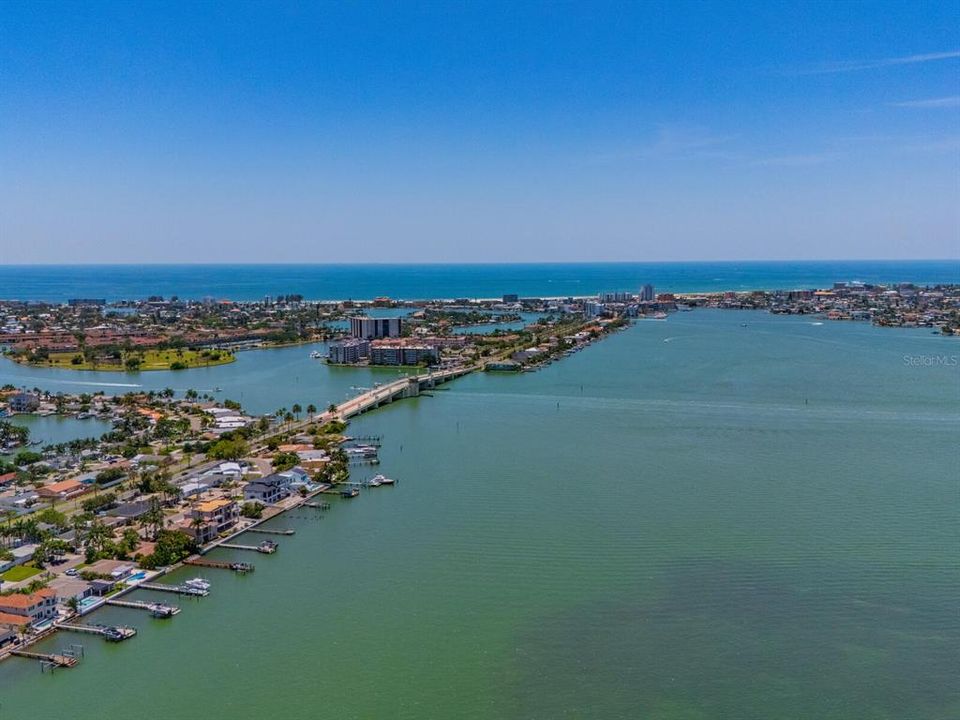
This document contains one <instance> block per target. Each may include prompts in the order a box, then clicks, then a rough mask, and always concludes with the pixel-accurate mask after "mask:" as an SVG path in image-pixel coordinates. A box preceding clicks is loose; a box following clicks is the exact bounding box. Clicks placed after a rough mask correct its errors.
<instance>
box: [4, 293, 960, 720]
mask: <svg viewBox="0 0 960 720" xmlns="http://www.w3.org/2000/svg"><path fill="white" fill-rule="evenodd" d="M958 347H960V346H958V344H957V340H956V339H955V338H944V337H941V336H937V335H934V334H932V333H931V332H930V330H929V329H925V328H920V329H892V328H879V327H873V326H871V325H869V324H867V323H851V322H825V323H822V324H821V323H818V322H817V321H815V320H814V319H812V318H809V317H797V316H793V317H782V316H773V315H769V314H767V313H764V312H758V311H733V310H731V311H723V310H700V309H698V310H695V311H693V312H688V313H676V314H673V315H671V316H670V317H669V318H668V319H667V320H664V321H655V320H649V321H640V322H638V323H636V324H634V325H633V326H632V327H630V328H629V329H627V330H625V331H623V332H621V333H617V334H615V335H613V336H611V337H608V338H606V339H604V340H602V341H601V342H598V343H595V344H593V345H592V346H590V347H589V348H587V349H585V350H583V351H582V352H579V353H576V354H574V355H573V356H570V357H567V358H564V359H563V360H561V361H559V362H556V363H553V364H552V365H551V366H549V367H547V368H545V369H543V370H541V371H539V372H536V373H522V374H515V375H509V374H484V373H478V374H474V375H470V376H467V377H465V378H462V379H460V380H457V381H455V382H452V383H449V384H448V385H446V386H443V388H442V389H438V390H436V391H435V392H432V393H431V394H430V395H431V396H429V397H427V396H422V397H419V398H415V399H410V400H403V401H400V402H395V403H392V404H390V405H388V406H385V407H384V408H381V409H379V410H376V411H374V412H371V413H368V414H365V415H363V416H362V417H360V418H358V419H357V420H356V421H355V422H354V423H353V424H352V426H351V428H350V432H351V433H353V434H356V435H366V434H376V435H382V436H383V448H382V452H381V458H382V464H381V465H380V466H379V467H378V468H376V469H375V470H371V473H372V472H383V473H384V474H387V475H389V476H392V477H395V478H397V479H398V480H399V481H400V482H399V485H397V486H396V487H393V488H387V487H383V488H377V489H371V490H368V491H364V492H363V493H361V495H360V497H358V498H356V499H354V500H350V501H341V500H340V499H339V498H332V502H333V508H332V509H331V510H330V511H329V512H327V513H325V514H324V517H323V519H322V520H321V519H319V516H320V514H319V513H318V511H315V510H310V511H298V512H293V513H290V514H288V515H285V516H282V517H280V518H278V519H277V520H274V521H272V523H273V525H274V526H275V527H280V528H292V529H294V530H296V534H295V535H293V536H289V537H282V538H280V549H279V551H278V552H277V553H276V554H275V555H271V556H259V555H256V556H254V557H253V558H251V557H250V555H251V554H250V553H243V552H242V551H232V550H224V549H220V550H216V551H214V552H213V553H211V557H212V558H213V559H218V560H219V559H223V560H227V559H236V560H247V561H249V560H252V561H253V562H254V563H255V564H256V572H254V573H252V574H250V575H248V576H243V577H240V576H235V575H234V574H232V573H229V572H225V571H221V570H204V569H200V568H189V569H184V570H182V571H178V572H177V573H176V574H175V575H174V576H173V578H172V580H185V579H187V578H189V577H193V576H196V575H205V576H206V577H207V578H209V579H210V580H211V582H212V583H213V587H212V591H211V594H210V596H209V597H207V598H204V599H202V600H200V601H193V600H186V599H180V600H172V597H171V596H161V595H159V594H155V593H151V592H149V591H138V592H137V593H135V595H134V597H135V598H139V599H145V598H150V597H156V598H157V599H161V600H164V601H167V602H171V601H174V602H177V603H178V604H179V605H181V607H182V609H183V610H182V612H181V613H180V614H179V615H177V616H176V617H175V618H173V619H171V620H152V619H150V618H149V617H148V616H147V614H146V613H143V612H138V611H135V610H127V609H124V608H109V609H107V610H103V611H97V612H96V613H95V614H93V615H91V616H89V617H88V618H87V621H88V622H91V623H107V622H120V623H126V624H130V625H133V626H135V627H137V628H138V629H139V634H138V635H137V637H136V638H135V639H133V640H130V641H128V642H125V643H119V644H111V643H105V642H103V641H102V640H100V639H99V638H92V637H88V636H83V635H71V634H67V633H62V634H60V635H59V636H57V637H55V638H52V639H49V640H46V641H44V642H43V643H42V644H41V645H40V646H39V647H40V649H43V650H47V651H50V650H54V649H61V648H64V647H66V646H67V645H68V644H69V643H82V644H83V645H84V648H85V657H84V659H83V660H82V661H81V662H80V663H79V665H78V666H77V667H76V668H74V669H71V670H64V671H57V672H56V673H55V674H54V675H52V676H51V675H50V674H49V673H41V672H40V669H39V667H38V666H37V664H36V662H35V661H28V660H24V659H19V658H13V659H10V660H7V661H4V662H3V663H0V709H2V710H0V712H2V714H3V716H4V717H7V716H9V717H11V718H20V717H25V718H27V717H28V718H35V719H37V720H48V719H49V720H54V719H55V718H64V717H70V718H75V719H76V720H88V719H89V720H94V719H95V718H100V717H102V716H103V713H104V707H105V705H104V703H106V704H107V705H109V707H110V708H114V711H115V712H118V710H116V709H117V708H121V709H122V712H136V713H139V714H141V715H144V716H145V717H151V718H153V717H157V718H165V719H166V720H192V719H193V718H196V717H199V716H208V717H217V718H220V717H224V718H232V719H233V720H260V719H261V718H263V717H264V716H271V717H276V718H283V720H317V719H321V720H325V719H327V718H329V719H330V720H352V719H357V720H359V719H365V718H394V719H398V720H423V719H432V718H438V719H439V718H444V719H446V718H457V719H458V720H459V719H463V720H533V719H536V718H549V719H550V720H554V719H558V720H559V719H563V718H570V719H572V718H591V719H596V720H633V719H634V718H651V719H652V718H656V719H657V720H690V719H691V718H698V719H709V720H771V719H772V718H777V720H810V719H811V718H816V719H817V720H879V719H881V718H883V719H885V720H906V719H909V720H934V719H936V718H940V719H946V718H956V717H960V684H958V683H957V682H956V668H957V667H960V615H958V613H957V598H958V597H960V567H958V564H957V550H958V545H957V517H958V516H960V494H958V478H960V460H958V456H957V452H956V450H957V446H958V443H957V440H958V431H960V374H958V373H960V370H958V366H957V364H952V365H951V364H941V363H933V364H926V363H919V364H918V363H914V362H911V361H910V359H911V358H915V357H928V356H929V357H935V356H936V357H939V356H950V357H956V355H957V353H958V352H960V350H958ZM308 350H309V348H304V347H296V348H283V349H278V350H264V351H254V352H249V353H243V354H242V356H241V358H240V359H239V360H238V361H237V363H234V364H233V365H226V366H222V367H220V368H215V369H210V370H211V371H212V370H216V371H217V372H216V375H215V376H214V375H212V374H210V375H208V374H206V373H205V371H200V370H197V371H189V370H188V371H183V372H182V373H181V374H180V375H178V376H177V377H178V380H177V382H178V383H179V384H177V385H176V387H177V388H182V387H189V386H191V385H192V386H195V387H210V386H211V384H212V383H213V382H216V383H217V384H218V385H221V386H222V387H223V388H224V391H225V393H224V394H225V395H229V396H231V397H237V398H239V396H240V395H239V394H240V393H241V392H242V393H244V395H243V398H244V401H245V404H247V403H249V404H250V405H251V406H253V407H255V408H256V409H257V410H258V411H259V410H269V409H272V408H275V407H277V406H280V405H285V406H287V407H289V406H290V404H291V403H292V402H294V401H298V402H300V403H301V404H305V403H307V402H311V401H313V402H316V404H317V405H320V406H322V405H323V404H325V403H326V402H327V401H328V399H330V398H333V397H339V396H342V395H343V394H344V393H345V392H348V391H349V390H350V386H352V385H367V386H369V383H370V382H371V380H374V379H375V376H374V375H373V374H372V371H370V370H356V371H351V370H350V369H343V368H330V367H327V366H325V365H323V364H321V363H317V362H316V361H310V360H309V358H308V357H307V353H308ZM30 372H31V373H34V374H38V375H39V376H40V377H44V376H46V375H45V374H43V371H42V370H35V369H30ZM50 372H53V371H50ZM142 375H143V376H144V378H146V376H148V375H152V374H151V373H142ZM74 376H77V377H80V376H84V377H85V374H80V373H74ZM58 377H60V376H58ZM383 377H384V379H386V378H387V377H388V376H387V375H384V376H383ZM61 379H63V378H61ZM97 379H98V378H94V380H97ZM103 381H107V378H103ZM144 382H147V380H144ZM171 382H174V380H173V375H172V374H168V377H166V378H158V379H156V380H149V383H150V386H151V387H153V386H154V383H171ZM39 384H41V385H43V383H42V382H41V383H39ZM355 472H356V473H357V474H356V477H363V476H364V474H365V472H364V470H363V469H362V468H359V469H357V470H355ZM368 474H369V473H368ZM258 537H259V536H258Z"/></svg>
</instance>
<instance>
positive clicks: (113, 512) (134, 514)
mask: <svg viewBox="0 0 960 720" xmlns="http://www.w3.org/2000/svg"><path fill="white" fill-rule="evenodd" d="M150 507H151V502H150V501H149V500H140V501H139V502H128V503H122V504H120V505H117V507H115V508H111V509H109V510H107V515H108V516H110V517H116V518H121V519H122V520H125V521H126V523H127V524H128V525H129V524H130V523H131V522H133V521H134V520H139V519H140V518H141V517H143V516H144V515H146V514H147V513H148V512H150Z"/></svg>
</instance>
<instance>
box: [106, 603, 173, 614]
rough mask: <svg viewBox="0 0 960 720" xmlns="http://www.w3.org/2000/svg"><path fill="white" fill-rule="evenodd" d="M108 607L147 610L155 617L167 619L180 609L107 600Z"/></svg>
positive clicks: (163, 605) (154, 604)
mask: <svg viewBox="0 0 960 720" xmlns="http://www.w3.org/2000/svg"><path fill="white" fill-rule="evenodd" d="M106 604H107V605H113V606H115V607H123V608H130V609H132V610H147V611H148V612H149V613H150V614H151V615H153V616H154V617H159V618H166V617H173V616H174V615H176V614H177V613H178V612H180V608H178V607H177V606H176V605H165V604H164V603H155V602H140V601H139V600H107V601H106Z"/></svg>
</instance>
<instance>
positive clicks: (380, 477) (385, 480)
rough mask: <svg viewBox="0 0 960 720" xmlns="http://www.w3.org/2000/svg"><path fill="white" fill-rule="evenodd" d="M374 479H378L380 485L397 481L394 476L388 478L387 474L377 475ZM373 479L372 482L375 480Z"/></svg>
mask: <svg viewBox="0 0 960 720" xmlns="http://www.w3.org/2000/svg"><path fill="white" fill-rule="evenodd" d="M373 480H376V481H377V483H378V484H380V485H393V484H394V483H395V482H397V481H396V480H394V479H393V478H388V477H387V476H385V475H375V476H374V477H373ZM373 480H371V482H373Z"/></svg>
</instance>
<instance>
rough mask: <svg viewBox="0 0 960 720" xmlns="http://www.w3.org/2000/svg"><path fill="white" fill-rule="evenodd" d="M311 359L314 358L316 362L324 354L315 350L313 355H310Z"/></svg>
mask: <svg viewBox="0 0 960 720" xmlns="http://www.w3.org/2000/svg"><path fill="white" fill-rule="evenodd" d="M310 357H312V358H313V359H314V360H317V359H319V358H322V357H323V354H322V353H321V352H320V351H319V350H314V351H313V352H312V353H310Z"/></svg>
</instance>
